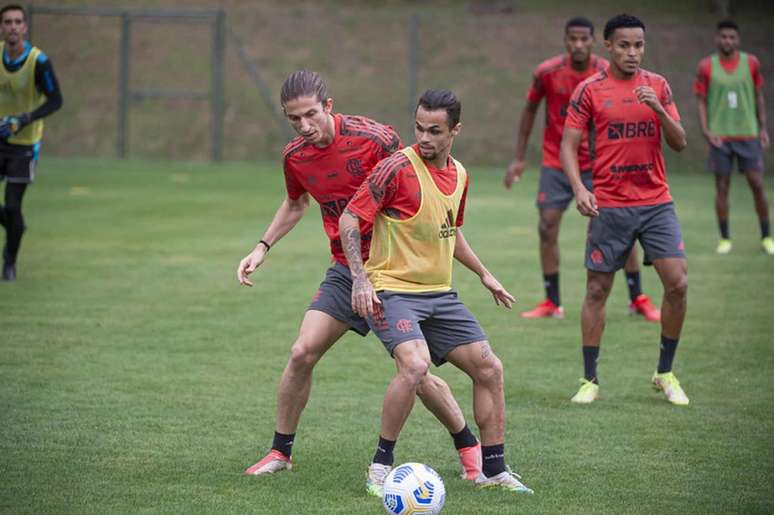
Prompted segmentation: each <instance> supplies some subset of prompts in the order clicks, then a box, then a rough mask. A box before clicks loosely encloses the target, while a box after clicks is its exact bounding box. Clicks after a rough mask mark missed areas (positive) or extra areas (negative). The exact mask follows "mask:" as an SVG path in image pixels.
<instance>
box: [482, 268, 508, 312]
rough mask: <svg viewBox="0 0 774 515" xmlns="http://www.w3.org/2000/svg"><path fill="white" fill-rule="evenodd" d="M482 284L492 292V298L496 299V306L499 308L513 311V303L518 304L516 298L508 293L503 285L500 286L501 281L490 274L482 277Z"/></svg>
mask: <svg viewBox="0 0 774 515" xmlns="http://www.w3.org/2000/svg"><path fill="white" fill-rule="evenodd" d="M481 283H482V284H483V285H484V286H485V287H486V289H487V290H489V291H490V292H492V297H494V301H495V304H497V305H498V306H500V305H502V306H503V307H506V308H508V309H511V306H513V303H514V302H516V297H514V296H513V295H511V294H510V293H508V291H507V290H506V289H505V288H503V285H502V284H500V281H498V280H497V279H495V277H494V276H493V275H492V274H490V273H489V272H487V273H485V274H484V275H482V276H481Z"/></svg>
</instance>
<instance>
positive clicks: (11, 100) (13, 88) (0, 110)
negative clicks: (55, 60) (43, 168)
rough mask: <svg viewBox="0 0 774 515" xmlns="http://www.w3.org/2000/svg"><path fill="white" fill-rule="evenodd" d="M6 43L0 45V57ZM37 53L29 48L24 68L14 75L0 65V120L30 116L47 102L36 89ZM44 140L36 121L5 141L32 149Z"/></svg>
mask: <svg viewBox="0 0 774 515" xmlns="http://www.w3.org/2000/svg"><path fill="white" fill-rule="evenodd" d="M3 52H5V43H0V56H1V55H3ZM39 54H40V50H39V49H38V48H37V47H32V48H31V49H30V53H29V55H28V56H27V60H26V61H25V62H24V66H22V67H21V68H20V69H18V70H16V71H15V72H13V73H10V72H8V70H6V69H5V66H4V65H2V64H0V116H11V115H14V114H21V113H31V112H32V111H34V110H35V109H37V108H38V107H40V105H41V104H43V103H44V102H45V101H46V97H45V95H43V94H42V93H41V92H39V91H38V90H37V88H35V66H36V64H37V62H38V55H39ZM42 137H43V120H35V121H34V122H32V123H31V124H29V125H28V126H26V127H25V128H24V129H22V130H21V132H19V133H18V134H15V135H13V136H11V137H10V138H8V143H13V144H14V145H34V144H35V143H37V142H38V141H40V139H41V138H42Z"/></svg>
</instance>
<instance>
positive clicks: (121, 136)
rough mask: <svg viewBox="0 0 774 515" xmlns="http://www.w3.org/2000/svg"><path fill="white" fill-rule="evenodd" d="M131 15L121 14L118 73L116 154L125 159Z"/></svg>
mask: <svg viewBox="0 0 774 515" xmlns="http://www.w3.org/2000/svg"><path fill="white" fill-rule="evenodd" d="M131 21H132V20H131V17H130V16H129V13H128V12H124V13H122V14H121V57H120V61H119V62H120V65H119V66H120V70H119V75H118V132H117V133H116V154H118V157H119V158H121V159H123V158H125V157H126V137H127V128H128V125H129V120H128V118H127V111H128V110H129V91H128V90H129V51H130V49H129V47H130V29H131Z"/></svg>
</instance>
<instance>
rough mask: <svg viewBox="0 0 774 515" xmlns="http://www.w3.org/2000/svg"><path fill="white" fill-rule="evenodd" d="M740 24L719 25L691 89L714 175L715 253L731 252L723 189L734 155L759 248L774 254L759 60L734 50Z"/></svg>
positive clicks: (766, 137)
mask: <svg viewBox="0 0 774 515" xmlns="http://www.w3.org/2000/svg"><path fill="white" fill-rule="evenodd" d="M739 43H740V39H739V26H738V25H737V24H736V23H734V22H733V21H731V20H723V21H721V22H720V23H718V26H717V33H716V34H715V44H716V45H717V47H718V52H717V53H716V54H712V55H711V56H709V57H705V58H704V59H702V60H701V62H699V70H698V72H697V74H696V82H694V85H693V90H694V92H695V93H696V96H697V97H698V107H699V123H701V130H702V132H703V133H704V137H705V138H706V139H707V142H708V143H709V159H708V162H707V166H708V168H709V171H711V172H713V173H714V174H715V213H716V214H717V217H718V227H719V229H720V242H719V243H718V246H717V249H716V251H717V253H718V254H728V253H729V252H731V233H730V230H729V227H728V191H729V188H730V187H731V171H732V168H733V161H734V157H736V159H737V162H738V165H737V166H738V167H739V172H741V173H743V174H745V177H747V183H748V184H749V185H750V189H751V190H752V193H753V199H754V201H755V211H756V213H757V214H758V220H759V222H760V228H761V246H762V248H763V251H764V252H766V253H767V254H774V240H773V239H772V238H771V233H770V226H769V200H768V198H767V197H766V188H765V187H764V186H763V149H768V148H769V133H768V127H767V125H766V101H765V100H764V98H763V75H761V65H760V63H759V62H758V59H757V58H756V57H755V56H754V55H752V54H748V53H747V52H740V51H739Z"/></svg>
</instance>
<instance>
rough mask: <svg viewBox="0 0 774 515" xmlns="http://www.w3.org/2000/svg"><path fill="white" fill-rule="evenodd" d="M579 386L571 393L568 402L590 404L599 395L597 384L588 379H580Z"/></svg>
mask: <svg viewBox="0 0 774 515" xmlns="http://www.w3.org/2000/svg"><path fill="white" fill-rule="evenodd" d="M580 382H581V387H580V389H579V390H578V393H576V394H575V395H573V397H572V399H570V402H574V403H575V404H591V403H592V402H594V401H595V400H597V398H598V397H599V385H598V384H595V383H592V382H591V381H589V380H588V379H581V380H580Z"/></svg>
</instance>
